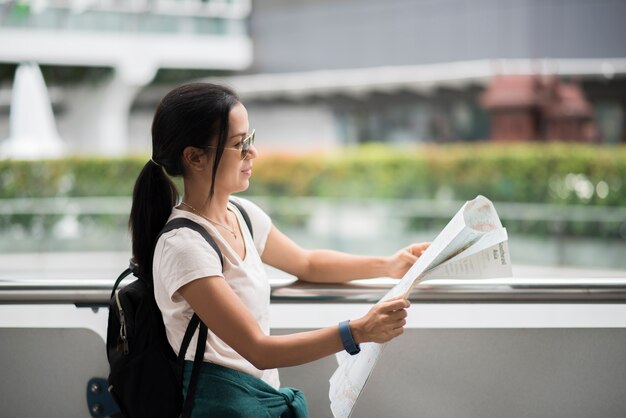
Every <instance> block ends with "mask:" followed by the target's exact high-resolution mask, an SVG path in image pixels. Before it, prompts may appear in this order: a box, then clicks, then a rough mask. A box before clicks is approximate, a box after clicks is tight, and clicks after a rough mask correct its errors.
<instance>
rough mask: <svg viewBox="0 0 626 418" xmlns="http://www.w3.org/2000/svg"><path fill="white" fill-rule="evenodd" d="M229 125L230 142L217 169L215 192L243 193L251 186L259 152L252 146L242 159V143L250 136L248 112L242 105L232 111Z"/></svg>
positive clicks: (239, 104)
mask: <svg viewBox="0 0 626 418" xmlns="http://www.w3.org/2000/svg"><path fill="white" fill-rule="evenodd" d="M228 124H229V131H228V140H227V141H226V146H225V149H224V153H223V154H222V159H221V160H220V166H219V168H218V169H217V179H216V180H217V181H216V182H215V191H216V192H217V193H220V192H221V193H227V194H231V193H237V192H242V191H244V190H246V189H247V188H248V187H249V186H250V176H252V160H253V159H254V158H256V156H257V151H256V148H255V147H254V145H250V150H249V151H248V154H247V155H246V157H245V158H244V159H243V160H242V159H241V147H242V141H243V140H244V139H245V138H246V137H248V135H249V134H250V132H249V129H250V125H249V123H248V111H247V110H246V108H245V107H244V106H243V105H242V104H241V103H237V104H236V105H235V106H234V107H233V108H232V109H231V111H230V115H229V117H228Z"/></svg>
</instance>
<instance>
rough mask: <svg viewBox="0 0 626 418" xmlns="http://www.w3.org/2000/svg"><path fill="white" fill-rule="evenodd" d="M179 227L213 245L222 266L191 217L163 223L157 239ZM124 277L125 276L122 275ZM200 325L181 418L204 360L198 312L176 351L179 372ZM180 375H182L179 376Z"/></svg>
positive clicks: (184, 417)
mask: <svg viewBox="0 0 626 418" xmlns="http://www.w3.org/2000/svg"><path fill="white" fill-rule="evenodd" d="M180 228H189V229H192V230H194V231H196V232H198V233H199V234H200V235H202V237H203V238H204V239H205V240H206V241H207V242H208V243H209V244H210V245H211V247H213V249H214V250H215V252H216V253H217V256H218V257H219V259H220V263H222V269H223V268H224V259H223V256H222V252H221V251H220V249H219V247H218V246H217V243H216V242H215V240H214V239H213V237H211V235H210V234H209V232H208V231H207V230H206V229H204V227H203V226H202V225H200V224H198V223H196V222H194V221H192V220H191V219H188V218H175V219H172V220H171V221H169V222H168V223H166V224H165V226H164V227H163V229H162V230H161V232H160V233H159V235H158V237H157V241H158V239H159V238H160V237H161V235H163V234H165V233H166V232H169V231H172V230H174V229H180ZM124 277H125V276H124ZM198 327H200V331H199V333H198V343H197V345H196V353H195V356H194V359H193V368H192V369H191V378H190V379H189V387H188V388H187V396H186V397H185V402H184V403H183V410H182V413H181V417H182V418H187V417H189V416H190V415H191V410H192V408H193V399H194V396H195V392H196V386H197V383H198V376H199V374H200V367H201V365H202V361H203V360H204V350H205V348H206V339H207V335H208V328H207V326H206V325H205V324H204V322H202V321H201V320H200V317H199V316H198V314H196V313H194V314H193V316H192V317H191V320H190V321H189V325H187V329H186V330H185V335H184V337H183V341H182V343H181V346H180V351H179V352H178V359H177V363H178V365H179V367H180V370H181V372H182V371H183V370H184V363H185V354H186V353H187V349H188V348H189V344H190V343H191V338H192V337H193V334H194V333H195V332H196V328H198ZM181 377H182V376H181Z"/></svg>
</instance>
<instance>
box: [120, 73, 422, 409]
mask: <svg viewBox="0 0 626 418" xmlns="http://www.w3.org/2000/svg"><path fill="white" fill-rule="evenodd" d="M253 144H254V131H252V133H250V127H249V125H248V115H247V112H246V108H245V107H244V106H243V105H242V104H241V102H240V101H239V99H238V97H237V96H236V94H235V93H234V92H233V91H231V90H230V89H228V88H226V87H223V86H218V85H213V84H205V83H196V84H188V85H184V86H181V87H178V88H176V89H174V90H173V91H171V92H170V93H168V94H167V95H166V96H165V97H164V98H163V100H162V101H161V103H160V104H159V106H158V108H157V111H156V113H155V116H154V121H153V124H152V149H153V151H152V152H153V154H152V158H151V160H150V161H149V162H148V163H146V165H145V166H144V168H143V170H142V171H141V173H140V175H139V177H138V179H137V182H136V184H135V190H134V192H133V207H132V211H131V218H130V227H131V231H132V240H133V255H134V258H135V261H136V262H137V264H138V266H139V268H140V270H141V271H142V272H143V273H144V274H146V273H151V274H152V277H153V281H154V293H155V298H156V300H157V303H158V305H159V308H160V309H161V312H162V314H163V320H164V323H165V326H166V330H167V336H168V340H169V342H170V344H171V345H172V348H173V349H174V350H175V351H176V352H178V351H179V349H180V346H181V341H182V338H183V334H184V331H185V329H186V327H187V324H188V322H189V319H190V318H191V316H192V315H193V313H194V312H196V313H197V314H198V315H199V317H200V318H201V319H202V321H203V322H204V323H205V324H206V325H207V327H208V329H209V335H208V337H207V345H206V349H205V353H204V360H205V363H204V364H203V369H202V372H201V376H200V381H199V383H198V388H197V392H196V396H195V398H194V410H193V413H194V415H193V416H197V417H200V416H208V415H211V416H220V417H222V416H242V417H244V416H245V417H256V416H280V415H282V414H286V415H288V414H289V413H293V414H294V415H297V416H306V403H305V402H304V398H303V397H302V394H300V393H299V392H298V391H297V390H290V389H280V391H279V390H278V389H279V379H278V371H277V370H276V369H277V368H279V367H287V366H295V365H299V364H304V363H307V362H311V361H314V360H317V359H320V358H322V357H325V356H328V355H331V354H334V353H337V352H339V351H341V350H343V349H344V348H345V349H347V350H348V351H350V352H352V353H354V352H355V351H358V344H359V343H362V342H369V341H375V342H379V343H383V342H386V341H389V340H390V339H392V338H394V337H396V336H398V335H400V334H402V332H403V326H404V324H405V322H406V321H405V317H406V316H407V312H406V308H408V306H409V303H408V302H407V301H405V300H402V299H396V300H392V301H388V302H385V303H381V304H378V305H376V306H374V307H373V308H372V309H371V310H370V311H369V312H368V313H367V315H365V316H363V317H362V318H357V319H354V320H352V321H350V322H347V321H344V322H343V323H342V324H340V326H339V327H338V326H337V325H335V326H330V327H327V328H324V329H320V330H315V331H308V332H301V333H296V334H292V335H282V336H269V318H268V311H269V295H270V286H269V283H268V280H267V277H266V275H265V272H264V268H263V263H266V264H268V265H271V266H273V267H276V268H278V269H281V270H284V271H286V272H287V273H290V274H293V275H295V276H297V277H298V278H299V279H300V280H306V281H309V282H318V283H319V282H328V281H331V280H332V281H336V282H346V281H349V280H353V279H363V278H369V277H381V276H390V277H402V276H403V275H404V273H405V272H406V271H407V270H408V268H409V267H410V266H411V265H412V264H413V263H414V262H415V261H416V260H417V257H419V256H420V255H421V254H422V252H423V251H424V250H425V249H426V247H427V244H415V245H412V246H410V247H408V248H405V249H403V250H400V251H399V252H397V253H396V254H395V255H393V256H391V257H361V256H352V255H348V254H343V253H339V252H336V251H328V250H314V251H308V250H304V249H302V248H300V247H299V246H297V245H296V244H295V243H293V242H292V241H291V240H290V239H289V238H287V237H286V236H285V235H283V234H282V233H281V232H280V231H279V230H278V229H277V228H276V227H275V226H273V225H272V223H271V220H270V218H269V217H268V216H267V215H266V214H265V213H264V212H263V211H262V210H261V209H260V208H259V207H258V206H256V205H254V204H253V203H252V202H250V201H248V200H245V199H236V198H232V197H231V195H232V194H233V193H237V192H242V191H244V190H246V189H247V188H248V186H249V182H250V177H251V175H252V166H253V161H254V159H255V158H256V157H257V155H258V154H257V150H256V148H255V146H254V145H253ZM166 173H167V174H168V175H170V176H182V178H183V185H184V195H183V198H182V200H180V201H179V198H178V193H177V190H176V188H175V186H174V185H173V183H172V182H171V180H170V179H169V177H168V175H166ZM229 199H233V200H235V199H236V201H237V203H239V204H240V205H241V206H242V208H243V209H244V210H245V212H247V214H248V216H249V217H250V221H251V224H252V225H251V227H252V230H253V236H254V238H252V236H251V234H250V231H249V230H248V228H247V227H246V224H245V222H244V221H243V218H242V214H241V213H240V211H239V210H238V209H237V207H236V206H234V205H233V204H232V203H230V202H229ZM178 217H186V218H189V219H192V220H193V221H195V222H197V223H199V224H201V225H202V226H204V227H205V228H206V229H207V231H208V232H209V233H210V235H211V236H212V237H213V238H214V239H215V241H216V242H217V244H218V246H219V247H220V250H221V252H222V254H223V267H222V262H221V261H220V259H219V258H218V255H217V253H216V251H215V250H214V249H213V248H211V246H210V245H209V244H208V243H207V242H206V241H205V240H204V239H202V237H201V236H200V235H199V234H197V233H195V232H194V231H192V230H190V229H186V228H182V229H178V230H174V231H170V232H168V233H165V234H163V235H162V236H161V237H160V238H159V239H158V242H156V241H157V235H158V233H159V231H160V230H161V228H162V227H163V226H164V225H165V223H166V222H167V221H168V220H169V219H172V218H178ZM194 338H195V337H194ZM195 344H196V343H195V341H193V340H192V342H191V344H190V346H192V347H195ZM192 351H193V350H189V352H188V353H187V356H186V359H188V360H190V359H192V358H193V355H194V353H193V352H192ZM190 363H191V362H187V364H186V373H185V385H186V384H188V381H189V369H190ZM233 400H236V403H235V402H233ZM298 413H299V414H300V415H298ZM203 414H206V415H203ZM259 414H263V415H259Z"/></svg>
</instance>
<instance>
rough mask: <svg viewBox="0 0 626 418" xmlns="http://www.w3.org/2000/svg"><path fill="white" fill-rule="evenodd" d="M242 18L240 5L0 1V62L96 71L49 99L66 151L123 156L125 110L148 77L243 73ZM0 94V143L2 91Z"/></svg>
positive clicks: (185, 0)
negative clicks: (180, 72) (176, 72)
mask: <svg viewBox="0 0 626 418" xmlns="http://www.w3.org/2000/svg"><path fill="white" fill-rule="evenodd" d="M249 14H250V0H211V1H202V0H182V1H177V0H17V1H8V0H0V63H5V64H15V63H17V64H19V63H31V62H33V63H37V64H40V65H47V66H58V67H74V68H76V67H78V68H81V67H82V68H103V69H106V71H104V72H103V76H101V77H99V78H98V79H97V80H86V81H79V82H76V83H71V82H70V83H69V84H65V85H63V86H56V88H55V90H54V91H52V92H51V94H50V97H51V99H52V102H53V106H54V108H55V114H56V115H57V118H56V119H57V123H58V125H59V126H58V128H59V133H60V136H61V138H62V139H63V140H64V141H66V143H67V145H68V146H67V148H69V150H70V152H78V153H99V154H108V155H119V154H123V153H126V152H127V151H128V150H129V149H132V147H130V146H129V145H130V142H129V126H130V127H132V126H133V125H134V122H133V119H134V115H133V112H132V110H131V108H132V106H133V103H134V102H135V99H136V95H137V93H138V92H139V91H141V90H142V89H143V88H145V87H146V86H148V85H150V84H151V83H152V82H153V80H154V78H155V75H156V74H157V71H159V70H161V69H213V70H219V71H241V70H244V69H246V68H248V67H249V66H250V64H251V62H252V43H251V39H250V36H249V34H248V29H247V22H248V17H249ZM52 87H53V88H54V86H52ZM0 89H1V90H0V109H1V111H2V115H0V140H2V139H5V138H6V137H7V136H8V127H7V126H8V119H7V116H8V107H9V106H8V104H9V101H10V97H11V93H12V87H11V84H10V83H9V82H7V80H5V82H4V83H3V85H2V86H0ZM17 90H19V91H22V90H23V89H21V88H20V89H17ZM141 129H145V126H142V128H141ZM132 135H133V132H132V130H131V132H130V136H131V137H132ZM143 148H144V149H145V144H144V146H143Z"/></svg>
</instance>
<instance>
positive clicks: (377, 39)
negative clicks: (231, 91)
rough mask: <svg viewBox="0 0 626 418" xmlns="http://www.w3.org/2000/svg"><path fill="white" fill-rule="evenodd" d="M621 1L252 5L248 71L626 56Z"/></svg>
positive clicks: (282, 0) (280, 0)
mask: <svg viewBox="0 0 626 418" xmlns="http://www.w3.org/2000/svg"><path fill="white" fill-rule="evenodd" d="M625 20H626V2H624V1H621V0H471V1H469V0H415V1H407V0H386V1H383V2H381V1H376V0H305V1H297V2H294V1H290V0H255V1H254V2H253V12H252V15H251V35H252V38H253V39H254V64H253V68H252V71H251V72H289V71H305V70H313V69H322V68H323V69H335V68H358V67H374V66H383V65H412V64H424V63H434V62H447V61H463V60H473V59H490V58H545V57H551V58H609V57H623V56H625V55H626V43H624V42H623V40H624V39H626V25H624V24H623V22H624V21H625Z"/></svg>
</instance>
